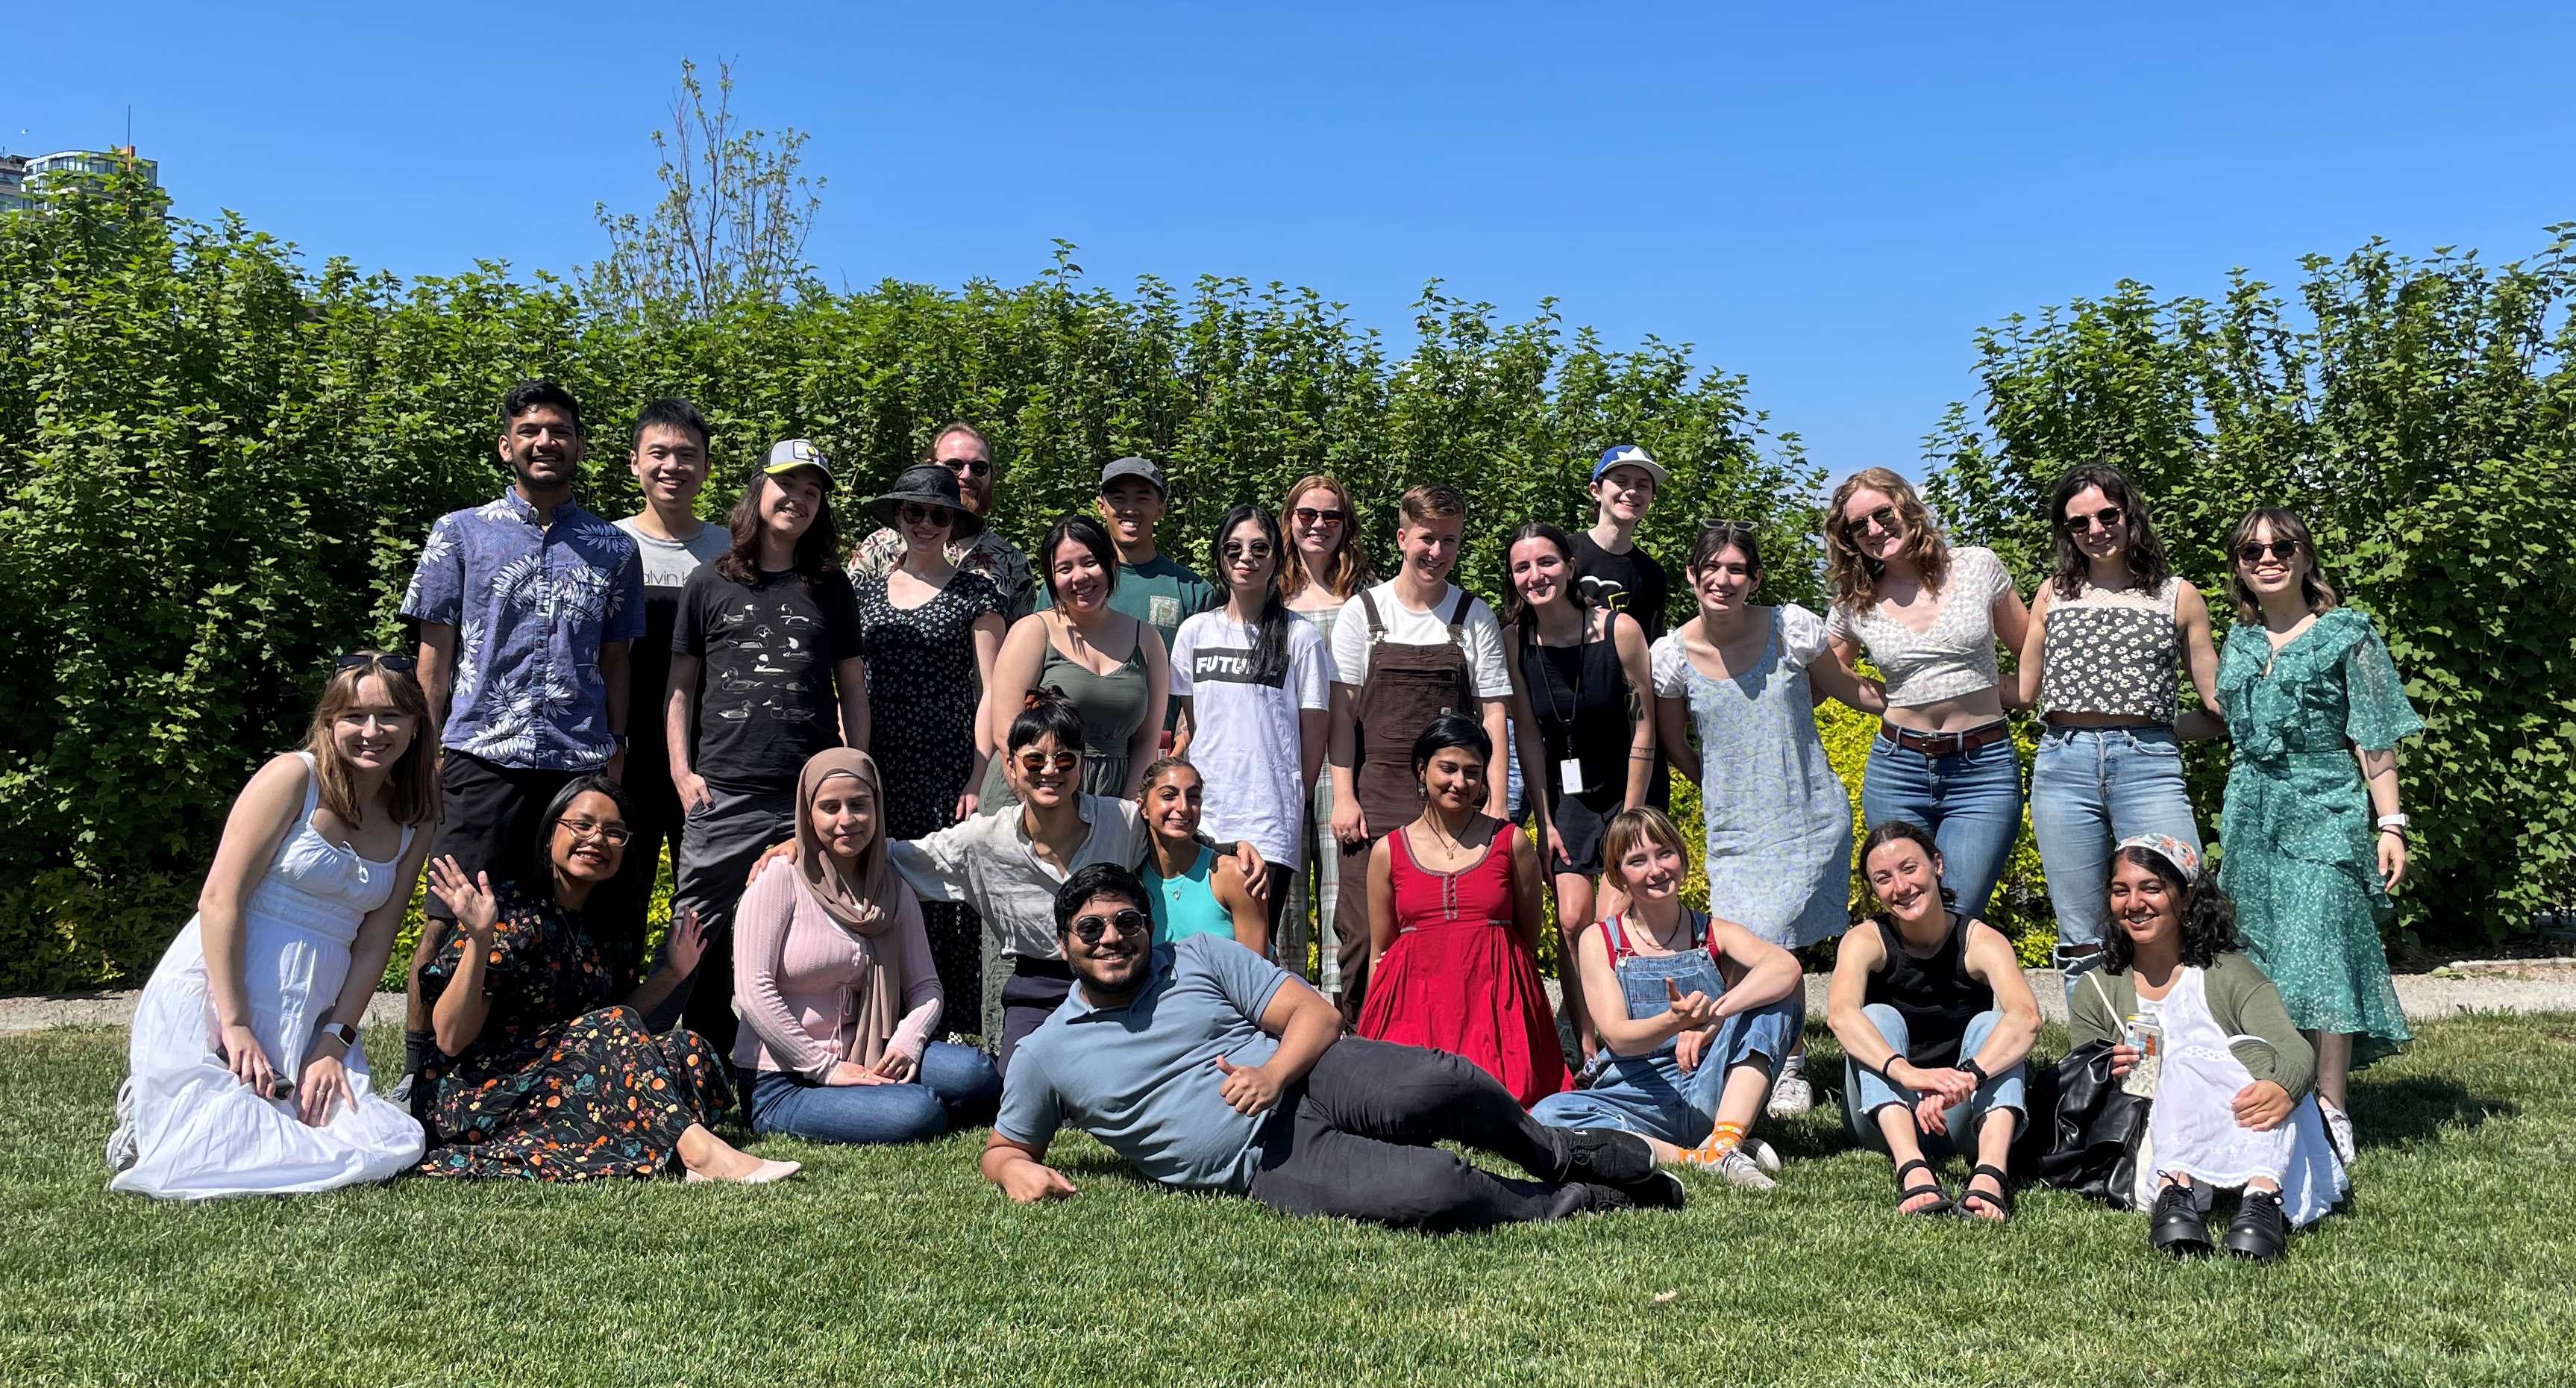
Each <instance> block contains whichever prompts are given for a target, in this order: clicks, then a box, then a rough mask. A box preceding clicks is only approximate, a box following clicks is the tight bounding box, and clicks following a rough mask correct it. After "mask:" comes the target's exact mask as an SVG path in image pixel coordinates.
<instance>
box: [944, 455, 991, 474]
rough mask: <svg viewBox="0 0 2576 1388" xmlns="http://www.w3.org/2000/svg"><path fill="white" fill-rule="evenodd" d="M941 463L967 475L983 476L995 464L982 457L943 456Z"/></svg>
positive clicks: (951, 469)
mask: <svg viewBox="0 0 2576 1388" xmlns="http://www.w3.org/2000/svg"><path fill="white" fill-rule="evenodd" d="M939 465H940V466H941V467H944V468H946V469H948V470H949V471H950V472H954V473H958V474H961V475H963V476H967V477H981V476H983V475H984V474H986V473H988V472H991V471H992V470H993V465H992V464H991V463H988V462H986V461H984V460H983V459H981V458H942V459H940V460H939Z"/></svg>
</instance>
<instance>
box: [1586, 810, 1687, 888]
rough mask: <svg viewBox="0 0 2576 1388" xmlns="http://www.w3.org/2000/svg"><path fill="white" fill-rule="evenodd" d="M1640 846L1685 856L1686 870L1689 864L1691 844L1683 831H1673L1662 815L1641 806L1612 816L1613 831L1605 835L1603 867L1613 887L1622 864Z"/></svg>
mask: <svg viewBox="0 0 2576 1388" xmlns="http://www.w3.org/2000/svg"><path fill="white" fill-rule="evenodd" d="M1641 842H1643V843H1653V844H1660V845H1662V846H1664V847H1666V848H1669V849H1671V850H1673V851H1674V852H1676V853H1679V854H1680V855H1682V863H1683V864H1684V866H1685V867H1687V866H1688V865H1689V863H1690V841H1689V840H1688V839H1685V838H1683V837H1682V831H1681V830H1679V829H1676V828H1674V827H1673V822H1672V821H1671V820H1669V819H1666V818H1665V817H1664V812H1663V811H1661V810H1659V809H1656V808H1655V807H1654V806H1652V805H1639V806H1638V807H1637V808H1635V809H1633V810H1621V811H1620V812H1619V813H1617V814H1615V815H1612V816H1611V817H1610V828H1609V829H1608V831H1607V832H1605V833H1604V834H1603V835H1602V839H1601V865H1602V866H1603V867H1604V868H1607V869H1608V870H1609V871H1610V873H1611V874H1612V880H1613V882H1614V884H1615V882H1616V880H1617V874H1618V871H1619V864H1620V863H1621V862H1623V861H1625V860H1626V859H1627V856H1628V855H1629V854H1630V853H1632V852H1635V851H1636V848H1637V845H1638V844H1639V843H1641Z"/></svg>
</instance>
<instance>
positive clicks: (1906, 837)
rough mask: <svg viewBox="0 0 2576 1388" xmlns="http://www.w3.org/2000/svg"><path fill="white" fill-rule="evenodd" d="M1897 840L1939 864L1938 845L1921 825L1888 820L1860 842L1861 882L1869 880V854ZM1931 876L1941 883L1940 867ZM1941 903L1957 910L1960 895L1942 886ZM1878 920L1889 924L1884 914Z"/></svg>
mask: <svg viewBox="0 0 2576 1388" xmlns="http://www.w3.org/2000/svg"><path fill="white" fill-rule="evenodd" d="M1899 840H1902V841H1904V842H1906V843H1910V844H1913V845H1914V846H1915V847H1917V848H1920V849H1922V850H1923V856H1924V857H1925V858H1927V859H1930V860H1931V861H1932V862H1934V863H1935V864H1938V863H1939V862H1940V860H1941V845H1939V844H1937V843H1934V842H1933V841H1932V831H1931V830H1929V829H1926V828H1924V827H1923V826H1922V825H1920V824H1917V823H1915V822H1914V821H1913V820H1910V819H1891V820H1888V821H1886V822H1885V823H1882V824H1880V825H1879V826H1878V827H1877V828H1875V829H1872V830H1870V831H1869V837H1867V838H1865V839H1862V840H1861V841H1860V868H1861V880H1862V881H1864V882H1866V881H1867V880H1868V879H1869V855H1870V854H1872V853H1875V852H1877V851H1878V850H1880V849H1882V848H1885V847H1887V846H1888V845H1889V844H1891V843H1895V842H1898V841H1899ZM1932 873H1933V876H1932V880H1933V881H1935V882H1939V881H1940V880H1941V876H1940V873H1941V870H1940V868H1939V867H1938V866H1935V867H1934V868H1933V870H1932ZM1879 904H1880V905H1881V906H1884V905H1886V904H1887V903H1886V902H1883V901H1882V902H1880V903H1879ZM1941 904H1942V905H1943V906H1946V907H1950V908H1952V909H1956V908H1957V907H1958V904H1959V893H1958V892H1957V891H1955V890H1953V889H1952V888H1950V887H1949V886H1947V885H1944V886H1943V887H1942V888H1941ZM1878 920H1879V921H1880V923H1882V924H1887V923H1889V917H1888V916H1887V914H1886V913H1885V912H1880V913H1879V915H1878Z"/></svg>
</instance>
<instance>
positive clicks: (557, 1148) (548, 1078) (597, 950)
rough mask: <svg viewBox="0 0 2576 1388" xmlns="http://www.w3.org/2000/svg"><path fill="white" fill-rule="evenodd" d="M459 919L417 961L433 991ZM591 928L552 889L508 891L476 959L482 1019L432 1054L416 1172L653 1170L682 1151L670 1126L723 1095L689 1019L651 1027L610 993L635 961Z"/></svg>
mask: <svg viewBox="0 0 2576 1388" xmlns="http://www.w3.org/2000/svg"><path fill="white" fill-rule="evenodd" d="M467 943H468V937H467V936H466V934H465V932H464V931H463V930H458V931H456V932H454V933H453V934H451V935H449V936H448V939H447V944H446V945H445V946H444V947H443V948H441V949H440V950H439V952H438V955H437V957H436V958H434V959H432V960H431V961H430V963H429V964H428V966H427V967H425V968H423V969H422V970H421V972H420V991H421V996H422V997H423V998H424V999H426V1000H427V1001H429V1002H431V1003H432V1004H435V1003H436V1002H437V1000H438V998H439V996H440V995H441V994H442V993H444V992H446V991H447V984H448V981H449V980H450V979H452V978H454V977H455V976H456V970H457V966H458V963H459V960H460V959H461V958H462V957H463V951H464V949H465V947H466V944H467ZM619 954H620V951H619V950H617V949H615V948H612V947H605V946H603V945H602V944H601V943H600V942H599V941H598V940H597V939H595V938H593V937H592V935H591V933H590V930H589V928H588V927H587V926H586V925H585V924H584V923H583V921H582V918H581V914H580V913H579V912H577V911H568V910H566V909H564V908H563V907H562V906H559V905H557V904H556V903H555V901H554V900H553V898H552V897H551V895H549V896H548V897H547V898H545V899H543V900H540V901H531V900H529V899H527V898H525V897H522V896H520V895H518V894H516V893H511V894H508V895H505V896H504V897H503V898H502V902H501V918H500V920H499V921H498V922H497V923H496V924H495V926H494V929H493V940H492V954H491V958H490V959H488V960H487V961H485V965H484V974H483V977H484V992H485V995H486V996H487V997H489V998H490V999H491V1010H490V1011H489V1012H488V1013H487V1014H486V1015H485V1017H484V1020H483V1030H482V1032H481V1033H480V1034H479V1035H477V1036H476V1037H475V1038H474V1043H473V1044H472V1045H471V1046H469V1047H467V1048H466V1051H465V1054H463V1055H460V1056H440V1057H439V1058H438V1059H437V1060H436V1061H434V1062H432V1063H431V1064H429V1065H428V1066H426V1067H424V1068H423V1069H422V1071H421V1075H420V1079H419V1081H418V1082H419V1083H422V1084H431V1085H436V1086H437V1088H436V1090H435V1091H433V1092H434V1093H435V1095H436V1097H435V1098H434V1099H433V1100H432V1103H431V1107H430V1110H429V1114H428V1126H429V1154H428V1155H427V1156H426V1157H423V1158H422V1159H421V1163H420V1165H419V1167H418V1168H416V1169H417V1170H418V1171H419V1172H420V1174H422V1175H424V1176H469V1177H497V1178H507V1179H515V1180H523V1181H587V1180H596V1179H598V1178H600V1177H604V1176H651V1175H654V1174H657V1173H659V1172H661V1171H663V1170H665V1169H666V1168H668V1167H670V1166H671V1165H673V1164H674V1163H675V1162H676V1161H677V1160H678V1157H679V1143H680V1134H682V1133H684V1132H686V1131H688V1129H689V1127H690V1125H691V1124H703V1123H707V1122H710V1121H712V1120H713V1118H714V1117H715V1116H716V1115H717V1114H720V1113H722V1112H723V1111H724V1110H726V1109H727V1108H730V1107H731V1106H732V1105H733V1084H732V1081H731V1080H730V1078H729V1077H728V1075H727V1072H726V1069H725V1067H724V1066H723V1065H722V1064H721V1063H719V1057H717V1055H716V1054H715V1052H714V1051H713V1050H712V1049H710V1048H709V1047H708V1045H707V1043H706V1042H705V1040H703V1039H702V1038H700V1037H699V1036H698V1034H697V1033H696V1032H693V1031H687V1030H684V1029H681V1028H677V1027H674V1028H673V1029H671V1030H670V1031H667V1032H664V1033H662V1034H661V1035H660V1036H655V1035H653V1034H651V1033H650V1032H647V1031H646V1030H645V1029H644V1019H643V1017H642V1016H641V1015H640V1014H638V1013H637V1012H636V1011H635V1009H633V1008H631V1007H625V1006H613V1005H609V1000H610V999H611V998H612V997H615V996H616V994H617V986H618V982H619V980H620V979H621V978H630V977H632V976H633V975H634V972H635V961H633V960H629V959H624V958H620V957H619Z"/></svg>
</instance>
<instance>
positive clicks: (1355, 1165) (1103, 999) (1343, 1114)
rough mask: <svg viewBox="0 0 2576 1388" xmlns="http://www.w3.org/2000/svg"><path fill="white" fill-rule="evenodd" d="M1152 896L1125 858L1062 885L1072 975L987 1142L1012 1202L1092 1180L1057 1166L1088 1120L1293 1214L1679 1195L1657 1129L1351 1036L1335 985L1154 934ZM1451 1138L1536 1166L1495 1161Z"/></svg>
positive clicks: (1151, 1167)
mask: <svg viewBox="0 0 2576 1388" xmlns="http://www.w3.org/2000/svg"><path fill="white" fill-rule="evenodd" d="M1145 907H1146V896H1145V887H1144V884H1143V883H1141V882H1139V881H1137V879H1136V875H1135V874H1134V873H1132V872H1129V871H1128V870H1126V869H1125V868H1122V867H1119V866H1117V865H1115V864H1112V863H1094V864H1092V865H1091V866H1089V867H1086V868H1083V869H1082V870H1081V871H1079V872H1076V873H1075V874H1074V875H1073V877H1072V878H1071V880H1069V881H1067V882H1066V883H1065V884H1064V889H1063V890H1062V891H1060V892H1058V893H1057V894H1056V903H1055V920H1056V934H1057V936H1058V937H1059V939H1060V940H1061V942H1062V943H1063V946H1064V957H1065V962H1066V963H1068V964H1070V965H1071V966H1072V968H1073V973H1074V977H1075V980H1076V982H1075V985H1074V989H1073V991H1072V993H1071V994H1069V995H1068V996H1067V997H1066V998H1065V1000H1064V1005H1063V1006H1061V1007H1059V1008H1058V1009H1056V1012H1055V1015H1054V1016H1052V1017H1049V1018H1048V1019H1047V1020H1046V1022H1045V1023H1044V1024H1043V1025H1041V1026H1040V1027H1039V1028H1038V1029H1037V1030H1036V1031H1034V1032H1032V1033H1030V1034H1029V1037H1028V1039H1027V1040H1025V1041H1022V1042H1021V1043H1020V1048H1019V1054H1018V1056H1017V1057H1016V1059H1015V1060H1014V1061H1013V1063H1012V1066H1011V1072H1010V1074H1009V1076H1008V1077H1007V1078H1006V1079H1005V1080H1004V1081H1003V1087H1002V1112H1001V1116H1000V1117H999V1118H998V1119H996V1120H995V1121H994V1123H993V1136H992V1138H991V1140H990V1141H988V1142H986V1143H985V1145H984V1179H986V1180H988V1181H991V1182H992V1183H993V1184H995V1185H997V1186H1000V1187H1001V1188H1002V1189H1003V1190H1004V1191H1005V1192H1007V1193H1008V1194H1009V1195H1010V1197H1011V1198H1012V1199H1014V1200H1018V1201H1022V1202H1028V1201H1034V1200H1047V1199H1056V1198H1061V1197H1063V1196H1068V1195H1071V1194H1073V1193H1074V1185H1073V1182H1071V1181H1069V1180H1067V1179H1065V1177H1064V1175H1063V1173H1061V1172H1058V1171H1056V1170H1054V1169H1053V1168H1051V1167H1049V1166H1047V1165H1045V1158H1046V1149H1047V1143H1048V1141H1049V1140H1050V1139H1052V1138H1053V1137H1054V1136H1055V1131H1056V1129H1057V1127H1058V1126H1059V1125H1061V1124H1062V1123H1064V1122H1067V1121H1070V1122H1071V1123H1072V1124H1073V1125H1074V1126H1076V1127H1078V1128H1081V1129H1082V1130H1083V1131H1085V1132H1087V1133H1090V1134H1091V1135H1092V1136H1093V1137H1096V1138H1098V1139H1100V1140H1101V1141H1102V1142H1104V1143H1106V1144H1108V1146H1109V1148H1110V1149H1111V1150H1112V1151H1115V1152H1116V1153H1118V1155H1120V1156H1122V1157H1125V1158H1126V1159H1127V1160H1128V1161H1129V1162H1130V1163H1132V1164H1133V1165H1134V1166H1135V1167H1136V1169H1137V1170H1139V1171H1141V1172H1143V1173H1144V1174H1145V1175H1146V1176H1147V1177H1149V1178H1151V1179H1153V1180H1156V1181H1159V1182H1161V1183H1163V1184H1164V1185H1167V1186H1172V1187H1175V1188H1178V1189H1182V1190H1208V1191H1229V1192H1233V1193H1237V1194H1243V1195H1249V1196H1251V1197H1252V1198H1253V1199H1255V1200H1258V1201H1260V1202H1261V1203H1263V1204H1265V1205H1268V1206H1270V1207H1271V1208H1273V1209H1276V1210H1281V1211H1285V1212H1286V1213H1289V1214H1300V1215H1343V1216H1347V1217H1349V1218H1352V1219H1366V1220H1375V1221H1377V1222H1380V1223H1384V1224H1392V1225H1398V1226H1403V1227H1412V1228H1422V1229H1434V1230H1448V1229H1481V1228H1486V1227H1489V1226H1491V1225H1496V1224H1506V1223H1511V1222H1514V1221H1517V1220H1533V1219H1562V1218H1564V1217H1565V1216H1567V1215H1570V1214H1577V1213H1580V1212H1582V1211H1585V1210H1624V1209H1635V1208H1638V1207H1640V1206H1644V1207H1649V1208H1661V1209H1679V1208H1680V1207H1681V1204H1682V1187H1681V1182H1679V1181H1677V1180H1675V1179H1674V1178H1673V1177H1672V1176H1670V1175H1668V1174H1665V1173H1663V1172H1659V1171H1657V1170H1656V1169H1655V1156H1654V1152H1653V1151H1652V1150H1651V1149H1650V1148H1648V1147H1647V1145H1646V1143H1645V1141H1644V1139H1642V1138H1639V1137H1636V1136H1634V1135H1633V1134H1629V1133H1624V1132H1616V1131H1611V1130H1606V1129H1602V1130H1593V1129H1584V1130H1577V1129H1572V1128H1551V1127H1549V1126H1547V1125H1546V1124H1544V1123H1540V1122H1537V1121H1536V1120H1534V1119H1532V1118H1531V1117H1530V1116H1529V1115H1528V1114H1526V1113H1524V1112H1522V1111H1521V1106H1520V1105H1519V1104H1518V1103H1516V1102H1514V1101H1513V1099H1512V1096H1511V1094H1510V1093H1509V1092H1508V1091H1506V1090H1505V1089H1504V1088H1503V1087H1502V1085H1500V1084H1499V1083H1497V1082H1495V1080H1494V1079H1493V1077H1492V1076H1490V1075H1487V1074H1486V1073H1485V1072H1484V1071H1482V1070H1479V1069H1477V1068H1476V1067H1475V1066H1474V1065H1472V1064H1470V1063H1468V1062H1467V1061H1465V1060H1462V1059H1460V1058H1458V1057H1457V1056H1454V1055H1447V1054H1443V1053H1441V1052H1438V1051H1429V1050H1423V1049H1421V1048H1419V1047H1414V1046H1397V1045H1391V1044H1388V1043H1386V1042H1383V1041H1369V1040H1363V1039H1361V1038H1358V1037H1344V1036H1342V1034H1341V1029H1342V1020H1341V1013H1340V1012H1339V1011H1338V1010H1336V1009H1335V1008H1334V1006H1333V1005H1332V1004H1331V1003H1329V1002H1326V1001H1325V1000H1324V997H1323V995H1322V994H1320V993H1317V992H1316V991H1315V990H1314V989H1312V988H1309V987H1307V986H1306V984H1305V983H1304V982H1303V981H1302V980H1300V979H1298V978H1296V977H1294V976H1293V975H1291V974H1290V973H1289V972H1288V971H1287V970H1285V969H1282V968H1280V967H1279V966H1278V965H1276V964H1272V963H1270V962H1269V961H1267V960H1265V959H1263V958H1262V957H1261V956H1260V955H1258V954H1255V953H1253V952H1252V951H1251V950H1248V949H1245V948H1244V947H1243V946H1241V945H1238V944H1235V943H1234V942H1233V941H1231V940H1227V939H1224V938H1222V937H1220V936H1216V935H1194V936H1191V937H1189V938H1187V939H1184V940H1181V941H1179V942H1177V943H1175V944H1171V945H1166V946H1163V947H1161V948H1159V949H1158V948H1156V947H1155V946H1154V943H1153V920H1152V918H1151V917H1150V916H1149V915H1147V914H1146V909H1145ZM1442 1141H1450V1142H1457V1143H1460V1144H1463V1145H1465V1146H1468V1147H1474V1148H1479V1149H1482V1150H1484V1151H1488V1152H1493V1153H1495V1154H1497V1155H1500V1156H1503V1157H1507V1158H1509V1159H1510V1160H1512V1161H1513V1162H1515V1163H1517V1164H1519V1166H1520V1167H1521V1168H1522V1169H1523V1170H1525V1171H1527V1172H1529V1173H1530V1174H1531V1175H1532V1176H1535V1177H1537V1178H1538V1179H1537V1180H1532V1181H1516V1180H1512V1179H1509V1178H1507V1177H1503V1176H1497V1175H1494V1174H1493V1173H1491V1172H1488V1171H1483V1170H1480V1169H1478V1168H1476V1167H1474V1166H1471V1165H1469V1164H1468V1163H1467V1162H1466V1161H1464V1160H1462V1159H1461V1158H1459V1157H1458V1156H1456V1155H1454V1154H1452V1153H1449V1152H1445V1151H1442V1150H1441V1149H1440V1148H1438V1147H1435V1146H1433V1145H1432V1144H1433V1143H1436V1142H1442Z"/></svg>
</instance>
